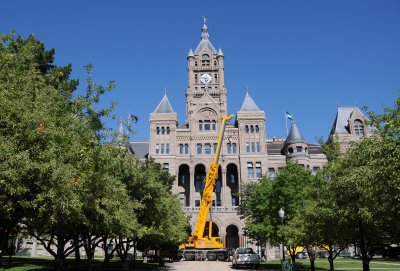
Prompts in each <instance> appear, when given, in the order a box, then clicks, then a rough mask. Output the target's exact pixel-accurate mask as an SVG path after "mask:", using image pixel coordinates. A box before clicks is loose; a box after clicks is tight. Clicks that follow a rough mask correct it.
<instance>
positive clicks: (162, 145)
mask: <svg viewBox="0 0 400 271" xmlns="http://www.w3.org/2000/svg"><path fill="white" fill-rule="evenodd" d="M161 154H164V144H161Z"/></svg>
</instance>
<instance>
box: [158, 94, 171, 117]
mask: <svg viewBox="0 0 400 271" xmlns="http://www.w3.org/2000/svg"><path fill="white" fill-rule="evenodd" d="M154 113H174V110H173V109H172V106H171V103H170V102H169V100H168V97H167V93H166V92H165V94H164V97H163V98H162V100H161V102H160V103H159V104H158V106H157V108H156V110H155V111H154Z"/></svg>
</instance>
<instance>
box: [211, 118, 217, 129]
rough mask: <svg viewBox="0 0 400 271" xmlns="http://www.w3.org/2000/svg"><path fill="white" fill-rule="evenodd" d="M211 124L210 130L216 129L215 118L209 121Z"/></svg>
mask: <svg viewBox="0 0 400 271" xmlns="http://www.w3.org/2000/svg"><path fill="white" fill-rule="evenodd" d="M211 124H212V130H213V131H215V130H216V122H215V120H213V121H212V122H211Z"/></svg>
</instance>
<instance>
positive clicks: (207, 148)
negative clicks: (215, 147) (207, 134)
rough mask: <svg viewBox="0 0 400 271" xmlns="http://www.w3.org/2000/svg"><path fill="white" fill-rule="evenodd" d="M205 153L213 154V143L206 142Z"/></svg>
mask: <svg viewBox="0 0 400 271" xmlns="http://www.w3.org/2000/svg"><path fill="white" fill-rule="evenodd" d="M204 154H211V144H210V143H206V144H205V145H204Z"/></svg>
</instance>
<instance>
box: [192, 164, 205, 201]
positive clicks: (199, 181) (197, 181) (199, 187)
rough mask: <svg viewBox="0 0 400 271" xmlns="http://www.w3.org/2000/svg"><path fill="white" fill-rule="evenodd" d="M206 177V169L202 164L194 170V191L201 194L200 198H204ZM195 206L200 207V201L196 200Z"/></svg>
mask: <svg viewBox="0 0 400 271" xmlns="http://www.w3.org/2000/svg"><path fill="white" fill-rule="evenodd" d="M205 177H206V167H205V166H204V165H202V164H198V165H196V167H195V168H194V191H195V192H200V198H201V196H203V190H204V178H205ZM195 206H200V200H195Z"/></svg>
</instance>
